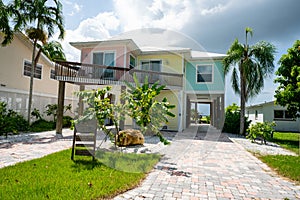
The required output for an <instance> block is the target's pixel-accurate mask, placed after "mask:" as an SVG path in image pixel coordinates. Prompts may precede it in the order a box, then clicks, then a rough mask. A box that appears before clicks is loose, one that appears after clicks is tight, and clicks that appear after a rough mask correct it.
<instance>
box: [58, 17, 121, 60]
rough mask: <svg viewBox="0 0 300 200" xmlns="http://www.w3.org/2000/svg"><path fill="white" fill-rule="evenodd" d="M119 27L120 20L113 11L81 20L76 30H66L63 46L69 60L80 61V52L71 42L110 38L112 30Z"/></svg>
mask: <svg viewBox="0 0 300 200" xmlns="http://www.w3.org/2000/svg"><path fill="white" fill-rule="evenodd" d="M118 27H119V20H118V19H117V18H116V16H115V15H114V14H113V13H112V12H104V13H99V14H98V15H97V16H96V17H94V18H88V19H85V20H83V21H81V22H80V24H79V26H78V27H77V28H76V29H75V30H66V35H65V39H64V41H62V46H63V48H64V50H65V54H66V57H67V60H70V61H80V59H79V56H80V52H79V51H78V50H77V49H75V48H74V47H72V46H71V45H70V44H69V42H84V41H95V40H103V39H106V38H109V37H110V36H111V35H110V31H113V30H116V29H117V28H118Z"/></svg>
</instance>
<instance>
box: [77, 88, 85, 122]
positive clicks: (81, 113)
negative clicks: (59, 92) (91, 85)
mask: <svg viewBox="0 0 300 200" xmlns="http://www.w3.org/2000/svg"><path fill="white" fill-rule="evenodd" d="M84 90H85V86H84V85H80V86H79V91H80V92H81V91H84ZM78 115H79V116H82V115H83V97H79V101H78Z"/></svg>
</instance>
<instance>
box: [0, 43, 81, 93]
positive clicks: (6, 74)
mask: <svg viewBox="0 0 300 200" xmlns="http://www.w3.org/2000/svg"><path fill="white" fill-rule="evenodd" d="M31 54H32V52H31V49H29V48H28V47H27V46H26V45H24V43H23V42H22V41H20V40H19V39H18V37H14V40H13V42H12V43H11V44H10V45H8V46H6V47H0V60H1V63H0V68H1V73H0V84H3V85H5V87H6V88H10V89H17V90H25V91H28V89H29V82H30V77H28V76H24V75H23V66H24V61H25V60H27V61H30V62H31ZM38 63H39V64H41V65H42V66H43V67H42V79H34V83H33V90H34V93H40V94H48V95H55V96H57V92H58V81H56V80H53V79H50V71H51V69H54V64H53V65H50V63H49V62H46V61H45V60H44V59H42V58H40V59H39V62H38ZM74 90H78V87H77V86H73V85H70V84H67V86H66V97H67V98H71V97H72V96H73V95H72V94H73V91H74Z"/></svg>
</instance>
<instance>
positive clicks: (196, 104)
mask: <svg viewBox="0 0 300 200" xmlns="http://www.w3.org/2000/svg"><path fill="white" fill-rule="evenodd" d="M195 111H196V117H195V124H197V121H198V120H197V119H198V103H197V102H195Z"/></svg>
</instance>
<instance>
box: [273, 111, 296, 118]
mask: <svg viewBox="0 0 300 200" xmlns="http://www.w3.org/2000/svg"><path fill="white" fill-rule="evenodd" d="M274 120H293V116H292V115H291V114H290V113H289V112H288V111H287V110H274Z"/></svg>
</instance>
